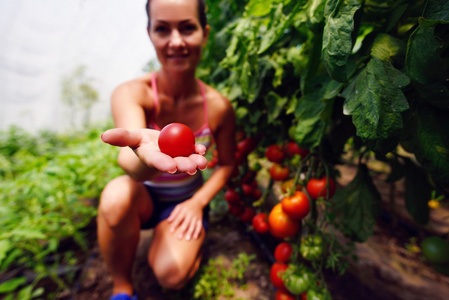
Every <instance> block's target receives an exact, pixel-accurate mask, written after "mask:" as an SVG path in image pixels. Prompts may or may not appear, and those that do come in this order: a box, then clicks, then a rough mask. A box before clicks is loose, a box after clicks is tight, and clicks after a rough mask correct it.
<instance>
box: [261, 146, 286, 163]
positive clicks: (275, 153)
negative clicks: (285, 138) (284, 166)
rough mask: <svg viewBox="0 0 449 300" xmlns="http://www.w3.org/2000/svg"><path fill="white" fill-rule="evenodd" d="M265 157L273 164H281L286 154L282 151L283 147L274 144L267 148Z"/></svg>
mask: <svg viewBox="0 0 449 300" xmlns="http://www.w3.org/2000/svg"><path fill="white" fill-rule="evenodd" d="M265 156H266V157H267V159H268V160H269V161H271V162H274V163H281V162H282V161H283V160H284V157H285V154H284V152H283V151H282V147H281V146H279V145H276V144H273V145H270V146H268V147H267V149H266V150H265Z"/></svg>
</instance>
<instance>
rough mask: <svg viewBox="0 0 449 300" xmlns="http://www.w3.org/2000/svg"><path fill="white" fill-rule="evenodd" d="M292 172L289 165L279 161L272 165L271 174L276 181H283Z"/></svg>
mask: <svg viewBox="0 0 449 300" xmlns="http://www.w3.org/2000/svg"><path fill="white" fill-rule="evenodd" d="M289 174H290V170H289V169H288V167H286V166H283V165H281V164H278V163H273V165H272V166H271V167H270V176H271V178H272V179H273V180H276V181H282V180H285V179H287V178H288V175H289Z"/></svg>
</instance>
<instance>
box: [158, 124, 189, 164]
mask: <svg viewBox="0 0 449 300" xmlns="http://www.w3.org/2000/svg"><path fill="white" fill-rule="evenodd" d="M158 144H159V149H160V150H161V152H163V153H165V154H167V155H170V156H171V157H177V156H189V155H190V154H192V153H193V152H194V151H195V136H194V135H193V132H192V130H191V129H190V128H189V127H187V126H186V125H184V124H181V123H170V124H168V125H166V126H164V128H162V130H161V132H160V134H159V139H158Z"/></svg>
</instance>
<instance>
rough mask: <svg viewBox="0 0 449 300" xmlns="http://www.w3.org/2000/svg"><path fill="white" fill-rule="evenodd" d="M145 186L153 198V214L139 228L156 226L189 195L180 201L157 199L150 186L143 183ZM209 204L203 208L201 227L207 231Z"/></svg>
mask: <svg viewBox="0 0 449 300" xmlns="http://www.w3.org/2000/svg"><path fill="white" fill-rule="evenodd" d="M145 187H146V188H147V191H148V193H149V194H150V196H151V199H152V200H153V215H152V216H151V218H150V219H149V220H148V221H146V222H144V223H143V224H142V225H141V226H140V228H141V229H151V228H154V227H156V225H157V224H159V223H160V222H162V221H163V220H165V219H167V218H168V217H169V216H170V214H171V212H172V211H173V210H174V209H175V206H176V205H178V204H179V203H181V202H184V201H185V200H187V199H189V198H190V195H189V196H188V197H186V199H184V200H181V201H162V202H161V201H159V199H158V197H157V195H156V194H155V193H154V192H153V191H152V189H151V187H150V186H148V185H145ZM209 209H210V208H209V205H207V206H206V207H205V208H204V209H203V227H204V230H205V231H206V232H207V231H208V229H209Z"/></svg>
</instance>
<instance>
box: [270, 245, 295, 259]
mask: <svg viewBox="0 0 449 300" xmlns="http://www.w3.org/2000/svg"><path fill="white" fill-rule="evenodd" d="M292 253H293V247H292V245H290V244H289V243H287V242H282V243H279V244H278V245H277V246H276V248H274V258H275V259H276V261H278V262H282V263H288V262H289V260H290V257H291V256H292Z"/></svg>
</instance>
